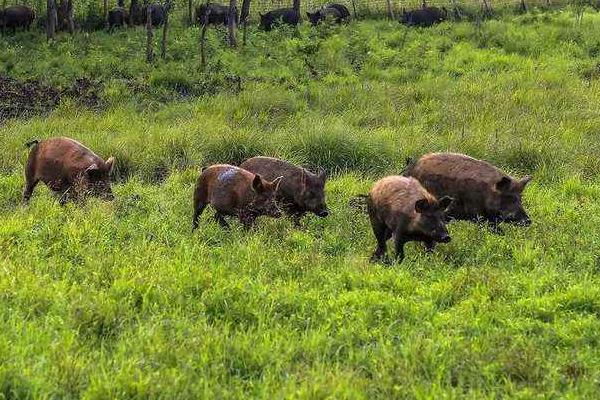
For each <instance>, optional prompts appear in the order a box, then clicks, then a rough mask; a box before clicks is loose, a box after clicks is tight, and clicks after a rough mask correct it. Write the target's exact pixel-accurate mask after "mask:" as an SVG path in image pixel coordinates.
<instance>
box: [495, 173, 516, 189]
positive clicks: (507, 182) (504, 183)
mask: <svg viewBox="0 0 600 400" xmlns="http://www.w3.org/2000/svg"><path fill="white" fill-rule="evenodd" d="M511 185H512V179H510V178H509V177H508V176H503V177H502V179H500V180H499V181H498V182H496V190H497V191H499V192H507V191H508V190H510V187H511Z"/></svg>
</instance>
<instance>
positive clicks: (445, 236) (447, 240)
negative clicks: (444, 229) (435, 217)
mask: <svg viewBox="0 0 600 400" xmlns="http://www.w3.org/2000/svg"><path fill="white" fill-rule="evenodd" d="M451 240H452V238H451V237H450V235H449V234H447V233H442V234H441V235H440V237H439V239H438V242H440V243H450V241H451Z"/></svg>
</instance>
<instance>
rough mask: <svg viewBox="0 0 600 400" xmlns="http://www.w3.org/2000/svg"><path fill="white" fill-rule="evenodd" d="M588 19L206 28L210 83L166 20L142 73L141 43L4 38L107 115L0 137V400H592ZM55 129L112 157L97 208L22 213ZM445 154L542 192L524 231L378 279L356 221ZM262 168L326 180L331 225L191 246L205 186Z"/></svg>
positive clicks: (210, 226)
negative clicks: (379, 196) (381, 180)
mask: <svg viewBox="0 0 600 400" xmlns="http://www.w3.org/2000/svg"><path fill="white" fill-rule="evenodd" d="M598 22H600V17H599V16H598V15H597V14H595V13H586V14H585V15H584V17H583V19H582V21H581V23H576V21H575V18H574V16H573V14H572V13H570V12H549V13H537V12H536V13H530V14H525V15H521V16H517V17H508V16H507V17H504V18H503V19H500V20H494V21H485V22H482V23H481V24H480V25H475V24H471V23H444V24H441V25H439V26H436V27H433V28H429V29H407V28H405V27H402V26H399V25H397V24H396V23H389V22H381V21H379V22H374V21H358V22H352V23H351V24H350V25H349V26H342V27H322V28H318V29H313V28H310V27H308V26H302V27H301V28H300V29H299V30H298V31H297V32H296V31H294V30H282V31H277V32H273V33H272V34H271V35H267V34H265V33H260V32H254V31H253V32H251V33H252V34H251V36H250V38H251V40H250V43H249V44H248V46H247V47H245V48H242V49H240V50H237V51H231V50H229V49H227V48H225V47H224V46H223V44H222V43H221V41H222V34H223V32H219V31H211V32H210V34H209V36H210V38H209V60H210V64H209V66H208V68H207V71H200V70H199V69H198V55H197V46H196V42H197V41H196V38H197V37H198V31H197V29H196V28H184V27H182V26H179V25H176V26H175V27H174V32H173V36H172V37H171V43H170V49H171V50H170V52H169V58H168V59H167V60H166V61H160V62H158V63H156V64H154V65H147V64H146V63H144V61H143V48H142V43H143V34H142V31H141V30H130V31H122V32H118V33H116V34H114V35H107V34H105V33H102V32H98V33H94V34H90V35H77V36H74V37H68V36H63V37H60V38H59V40H58V41H57V43H55V44H46V43H45V41H44V39H43V37H41V36H40V35H39V34H38V33H22V34H18V35H17V36H16V37H15V38H9V37H5V36H3V37H0V47H1V48H5V49H6V51H4V52H2V53H0V71H2V73H7V74H10V75H11V76H14V77H18V78H20V79H29V78H33V79H40V80H43V81H44V82H46V83H49V84H53V85H58V86H68V85H69V84H70V83H71V82H72V81H73V80H74V79H76V78H79V77H82V76H87V77H90V78H92V79H94V80H96V81H99V82H100V83H101V85H102V94H101V97H102V105H103V106H102V107H103V108H101V109H100V110H98V109H94V110H90V109H86V108H84V107H81V106H80V105H79V104H78V103H77V102H76V101H74V100H73V99H65V100H64V101H63V102H62V103H61V104H60V105H59V107H58V108H57V109H55V110H49V112H48V114H45V115H39V116H36V117H33V118H30V119H13V120H10V121H7V122H6V123H5V124H3V125H2V126H0V143H1V145H0V397H1V398H89V399H95V398H97V399H103V398H182V399H183V398H185V399H188V398H245V397H256V398H280V397H285V398H442V397H447V398H474V399H480V398H504V397H517V398H596V397H598V392H599V388H598V384H597V382H598V380H599V379H600V372H599V371H600V354H599V350H598V349H599V347H598V343H599V341H600V334H599V332H600V323H599V320H598V317H599V316H600V301H599V299H600V297H599V296H600V293H599V290H598V287H599V284H600V282H599V279H598V272H599V265H600V263H599V261H598V260H599V257H598V250H597V249H598V247H599V245H600V237H599V235H598V233H597V226H598V225H599V223H600V220H599V217H598V215H600V209H599V207H600V206H599V204H600V203H599V200H600V181H599V180H598V170H599V169H598V167H599V164H598V163H599V161H598V157H597V154H598V151H597V148H598V134H597V132H598V131H599V127H600V118H599V116H598V112H597V111H596V108H597V107H596V104H598V101H599V100H600V99H599V98H598V96H599V93H600V91H599V90H598V89H599V85H598V74H597V71H596V69H597V68H596V67H597V65H596V64H597V61H596V59H597V56H598V49H599V48H600V45H599V44H600V28H599V27H600V24H598ZM32 60H34V61H32ZM59 135H66V136H70V137H74V138H76V139H78V140H81V141H82V142H83V143H85V144H86V145H88V146H89V147H91V148H92V149H94V150H95V151H96V152H97V153H98V154H100V155H101V156H103V157H105V158H106V157H108V156H109V155H114V156H115V157H116V159H117V170H116V183H115V185H114V191H115V194H116V200H115V201H114V202H111V203H104V202H101V201H98V200H95V199H90V200H89V201H87V202H85V203H83V204H68V205H67V206H65V207H61V206H59V204H58V202H57V201H56V200H55V199H54V198H53V197H52V196H51V194H50V193H49V191H48V190H47V189H46V188H44V187H43V186H42V185H40V186H39V187H38V188H37V189H36V193H35V194H34V197H33V198H32V201H31V203H30V205H28V206H22V205H21V204H20V195H21V190H22V186H23V176H22V174H23V164H24V162H25V159H26V156H27V150H26V149H25V148H24V146H23V143H25V142H26V141H27V140H30V139H31V138H45V137H51V136H59ZM446 150H448V151H461V152H466V153H469V154H471V155H473V156H476V157H481V158H485V159H488V160H490V161H492V162H494V163H495V164H497V165H499V166H501V167H502V168H503V169H505V170H506V171H508V172H510V173H513V174H515V175H517V176H521V175H523V174H532V175H534V177H535V180H534V181H533V182H532V183H531V185H530V186H528V188H527V190H526V191H525V195H524V201H525V208H526V209H527V210H528V212H529V214H530V216H531V217H532V219H533V221H534V223H533V225H532V226H531V227H528V228H518V227H510V226H507V227H505V232H504V234H503V235H495V234H492V233H491V232H489V231H488V230H486V229H485V228H484V227H479V226H476V225H473V224H469V223H462V222H461V223H455V224H452V225H450V227H449V229H450V233H451V235H452V238H453V240H452V242H451V243H449V244H445V245H440V246H438V248H437V249H436V251H435V252H434V253H433V254H427V253H425V251H424V250H423V249H422V248H421V246H419V245H418V244H410V245H408V247H407V251H406V253H407V257H406V259H405V261H404V262H403V263H402V264H400V265H394V266H393V267H383V266H381V265H373V264H370V263H369V262H368V259H369V256H370V254H371V251H372V250H373V248H374V246H375V241H374V239H373V237H372V233H371V231H370V227H369V223H368V218H367V217H366V216H365V215H363V214H362V213H361V212H359V211H357V210H354V209H352V208H350V207H348V201H349V200H350V198H351V197H352V196H355V195H356V194H359V193H365V192H367V191H368V190H369V187H370V186H371V184H372V182H373V181H374V180H375V179H377V178H378V177H380V176H382V175H384V174H388V173H399V172H400V171H401V170H402V169H403V167H404V163H405V158H406V157H417V156H419V155H421V154H423V153H426V152H429V151H446ZM257 154H266V155H273V156H279V157H284V158H287V159H290V160H292V161H294V162H296V163H299V164H303V165H306V166H308V167H310V168H317V167H325V168H326V169H327V170H328V172H329V173H330V176H331V179H330V180H329V181H328V184H327V199H328V203H329V206H330V209H331V215H330V217H328V218H327V219H318V218H316V217H312V216H309V217H307V218H306V219H305V220H304V221H303V227H302V228H301V229H296V228H294V227H293V224H292V223H291V222H290V221H288V220H286V219H279V220H273V219H261V220H260V221H259V226H258V228H257V229H256V230H255V231H250V232H248V231H245V230H244V229H243V228H242V227H241V226H239V224H236V223H233V224H232V226H233V227H232V230H231V231H228V232H226V231H223V230H222V229H220V227H219V226H218V224H217V223H215V222H214V221H213V218H212V215H211V213H212V211H210V210H207V212H206V213H205V215H204V216H203V218H202V219H201V223H200V229H199V230H198V231H197V232H195V233H194V234H192V233H191V197H192V191H193V186H194V183H195V180H196V178H197V176H198V169H199V167H200V166H203V165H208V164H211V163H216V162H229V163H239V162H240V161H242V160H243V159H245V158H247V157H251V156H254V155H257Z"/></svg>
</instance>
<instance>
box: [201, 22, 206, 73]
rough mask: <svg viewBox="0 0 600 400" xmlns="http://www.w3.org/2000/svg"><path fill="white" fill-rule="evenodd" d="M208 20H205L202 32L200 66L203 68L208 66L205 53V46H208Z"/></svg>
mask: <svg viewBox="0 0 600 400" xmlns="http://www.w3.org/2000/svg"><path fill="white" fill-rule="evenodd" d="M206 22H207V21H204V22H203V23H202V31H201V32H200V66H201V68H202V70H204V69H205V68H206V55H205V50H206V49H205V48H206V27H207V26H208V24H207V23H206Z"/></svg>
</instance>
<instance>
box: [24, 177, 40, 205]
mask: <svg viewBox="0 0 600 400" xmlns="http://www.w3.org/2000/svg"><path fill="white" fill-rule="evenodd" d="M38 182H39V180H37V179H30V178H29V177H27V178H26V182H25V189H23V204H27V203H29V199H30V198H31V195H32V194H33V189H35V186H36V185H37V184H38Z"/></svg>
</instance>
